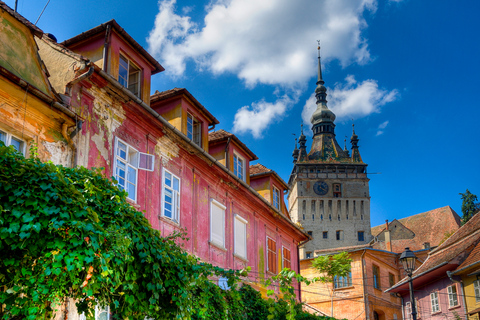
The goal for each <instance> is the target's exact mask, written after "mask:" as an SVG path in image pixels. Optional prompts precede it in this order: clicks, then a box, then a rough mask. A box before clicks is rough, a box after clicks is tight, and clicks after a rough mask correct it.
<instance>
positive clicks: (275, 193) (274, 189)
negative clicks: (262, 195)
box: [272, 187, 280, 210]
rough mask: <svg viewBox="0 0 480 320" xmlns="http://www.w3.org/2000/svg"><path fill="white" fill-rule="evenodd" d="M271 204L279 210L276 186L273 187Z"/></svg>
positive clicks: (278, 190) (278, 195) (278, 193)
mask: <svg viewBox="0 0 480 320" xmlns="http://www.w3.org/2000/svg"><path fill="white" fill-rule="evenodd" d="M272 204H273V206H274V207H275V208H277V209H278V210H280V189H278V188H277V187H273V194H272Z"/></svg>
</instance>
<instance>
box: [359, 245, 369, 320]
mask: <svg viewBox="0 0 480 320" xmlns="http://www.w3.org/2000/svg"><path fill="white" fill-rule="evenodd" d="M365 253H367V250H365V249H363V253H362V257H361V258H360V261H361V262H362V278H363V301H364V302H365V319H366V320H368V319H369V316H370V312H369V311H368V300H367V299H366V297H367V294H366V283H365V281H366V279H365V260H364V259H363V257H364V256H365Z"/></svg>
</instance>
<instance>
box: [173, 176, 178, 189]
mask: <svg viewBox="0 0 480 320" xmlns="http://www.w3.org/2000/svg"><path fill="white" fill-rule="evenodd" d="M178 186H179V181H178V179H177V178H175V177H173V190H175V191H179V187H178Z"/></svg>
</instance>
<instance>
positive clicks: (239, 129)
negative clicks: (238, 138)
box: [233, 96, 293, 139]
mask: <svg viewBox="0 0 480 320" xmlns="http://www.w3.org/2000/svg"><path fill="white" fill-rule="evenodd" d="M292 103H293V100H291V99H290V98H289V97H287V96H284V97H283V98H280V99H278V100H277V101H276V102H275V103H270V102H266V101H263V100H262V101H260V102H254V103H252V105H251V106H244V107H242V108H240V109H239V110H238V111H237V113H236V114H235V120H234V122H233V132H234V133H247V132H250V133H251V134H252V135H253V137H254V138H256V139H258V138H261V136H262V132H263V131H264V130H265V129H266V128H267V127H268V126H269V125H270V124H271V123H273V122H275V121H277V120H279V119H280V118H281V116H282V115H283V114H284V113H285V111H286V110H287V108H289V107H290V106H291V105H292Z"/></svg>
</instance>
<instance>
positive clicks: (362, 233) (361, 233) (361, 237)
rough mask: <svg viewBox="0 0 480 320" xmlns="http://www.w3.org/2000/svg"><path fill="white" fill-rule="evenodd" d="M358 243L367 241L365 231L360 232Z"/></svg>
mask: <svg viewBox="0 0 480 320" xmlns="http://www.w3.org/2000/svg"><path fill="white" fill-rule="evenodd" d="M358 241H361V242H363V241H365V232H363V231H358Z"/></svg>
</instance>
